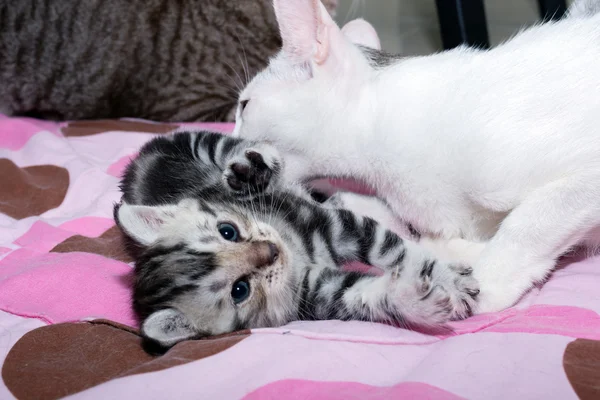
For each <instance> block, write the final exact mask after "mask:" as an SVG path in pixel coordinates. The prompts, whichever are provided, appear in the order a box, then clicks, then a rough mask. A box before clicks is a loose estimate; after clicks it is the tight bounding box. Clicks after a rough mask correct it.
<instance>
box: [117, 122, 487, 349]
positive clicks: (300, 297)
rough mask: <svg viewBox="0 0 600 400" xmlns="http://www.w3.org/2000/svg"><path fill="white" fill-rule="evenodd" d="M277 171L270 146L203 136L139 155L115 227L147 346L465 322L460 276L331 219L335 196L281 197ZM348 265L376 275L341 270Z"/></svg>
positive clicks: (409, 245) (465, 273)
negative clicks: (353, 326) (243, 291)
mask: <svg viewBox="0 0 600 400" xmlns="http://www.w3.org/2000/svg"><path fill="white" fill-rule="evenodd" d="M257 155H258V156H257ZM282 168H284V166H283V165H282V164H281V160H280V158H279V155H278V153H277V151H276V150H275V149H274V148H272V147H270V146H269V145H267V144H263V143H253V142H249V141H243V140H240V139H236V138H232V137H227V136H223V135H219V134H216V133H210V132H181V133H177V134H175V135H173V136H169V137H159V138H156V139H154V140H152V141H151V142H149V143H148V144H147V145H146V146H144V147H143V148H142V150H141V152H140V154H139V156H138V158H137V159H136V160H134V162H133V163H132V164H131V165H130V166H129V167H128V169H127V172H126V174H125V177H124V179H123V182H122V190H123V202H122V204H120V205H118V206H117V207H116V208H115V218H116V220H117V222H118V224H119V226H120V227H121V229H122V230H123V231H124V232H125V233H126V234H127V235H129V236H130V237H131V238H133V239H134V240H135V241H136V242H138V243H139V244H141V245H142V252H141V255H140V256H139V257H138V258H137V260H136V281H135V291H134V304H135V307H136V310H137V311H138V312H139V313H140V315H141V316H142V317H143V318H146V320H145V322H144V324H143V329H142V332H143V333H144V334H145V335H146V337H148V338H150V339H153V340H155V341H157V342H159V343H160V344H161V345H163V346H170V345H173V344H174V343H176V342H178V341H180V340H183V339H186V338H190V337H199V336H206V335H213V334H220V333H225V332H230V331H233V330H236V329H242V328H255V327H268V326H278V325H282V324H285V323H287V322H289V321H292V320H296V319H343V320H351V319H352V320H367V321H379V322H388V323H393V324H400V325H403V326H412V327H418V326H440V325H442V324H444V323H445V322H446V321H448V320H449V319H452V318H462V317H465V316H468V315H469V314H470V312H471V307H472V306H473V304H474V298H475V297H476V295H477V293H478V289H477V283H476V282H475V281H474V280H473V279H472V278H471V277H470V273H471V271H470V269H469V268H468V267H464V266H461V265H453V264H449V263H446V262H445V261H443V260H438V259H436V258H435V257H434V256H433V255H431V254H430V253H428V252H426V251H425V250H424V249H422V248H421V247H420V245H419V244H418V243H415V242H413V241H411V240H404V239H401V238H400V237H398V236H397V235H396V234H395V233H393V232H392V231H390V230H387V229H385V228H384V227H382V226H381V225H380V224H379V223H378V222H377V221H375V220H373V219H371V218H368V217H363V216H359V215H356V214H354V213H353V212H351V211H348V210H346V209H343V208H339V206H340V204H342V205H343V196H342V197H341V196H334V197H333V198H331V199H330V200H328V201H326V202H325V203H324V204H320V203H317V202H316V201H314V200H313V199H312V198H311V196H310V195H309V193H308V191H307V190H306V189H305V188H303V187H301V186H294V185H285V186H284V185H283V184H281V183H280V181H279V180H278V176H279V172H280V170H281V169H282ZM344 196H352V194H344ZM224 222H226V223H229V224H231V225H235V226H237V228H238V230H239V234H240V238H241V239H240V240H239V241H238V242H231V241H227V240H225V239H224V238H223V237H221V235H220V233H219V230H218V228H217V227H218V226H220V225H219V224H221V223H224ZM273 246H275V248H276V249H277V251H276V252H277V255H276V256H275V257H274V256H273V250H272V249H273V248H274V247H273ZM349 261H361V262H363V263H366V264H370V265H373V266H377V267H380V268H381V269H382V270H383V274H382V275H381V276H372V275H366V274H362V273H357V272H347V271H344V270H342V269H340V267H341V266H342V265H344V264H345V263H346V262H349ZM241 279H244V280H246V281H247V283H248V284H249V286H250V293H251V294H250V296H249V298H248V299H247V300H245V301H243V302H242V303H239V304H235V303H234V302H233V301H232V285H234V284H236V282H239V281H240V280H241Z"/></svg>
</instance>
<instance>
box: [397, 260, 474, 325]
mask: <svg viewBox="0 0 600 400" xmlns="http://www.w3.org/2000/svg"><path fill="white" fill-rule="evenodd" d="M472 273H473V270H472V268H471V267H467V266H464V265H460V264H446V263H442V262H440V261H438V262H436V261H433V260H428V261H425V262H424V263H423V265H422V267H421V269H420V271H419V273H418V275H417V277H416V280H415V282H414V290H415V292H416V299H415V301H414V302H413V303H412V305H413V307H412V310H411V311H412V315H411V316H410V317H411V318H412V321H414V322H417V323H419V324H423V325H428V326H440V325H444V324H445V323H447V322H448V321H451V320H458V319H463V318H467V317H469V316H471V315H472V314H473V310H474V309H475V307H476V303H477V296H478V294H479V284H478V282H477V280H475V279H474V278H473V276H472ZM399 279H401V276H400V277H399Z"/></svg>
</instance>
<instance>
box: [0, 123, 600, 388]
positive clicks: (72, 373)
mask: <svg viewBox="0 0 600 400" xmlns="http://www.w3.org/2000/svg"><path fill="white" fill-rule="evenodd" d="M178 126H179V125H178V124H171V125H167V124H155V123H149V122H144V121H138V120H120V121H84V122H76V123H52V122H42V121H37V120H32V119H17V118H8V117H4V116H0V362H1V363H2V381H1V382H0V399H11V398H15V397H16V398H18V399H54V398H61V397H67V398H73V399H95V400H99V399H118V398H144V399H168V398H177V399H248V400H249V399H340V400H347V399H392V398H408V399H447V400H450V399H460V398H467V399H509V398H522V399H571V398H577V397H580V398H589V399H592V398H595V399H599V398H600V315H599V313H600V291H599V289H600V258H588V259H584V258H580V259H578V258H573V259H571V260H569V261H568V262H565V264H566V265H564V266H561V267H560V268H559V269H558V270H557V271H556V272H555V273H554V275H553V276H552V277H551V279H550V280H549V281H548V282H547V283H546V284H545V285H544V286H542V287H541V288H536V289H534V290H533V291H532V292H531V293H529V294H528V295H527V296H525V298H524V299H523V300H522V301H521V302H520V303H519V304H518V305H517V306H516V307H513V308H511V309H508V310H505V311H503V312H500V313H496V314H487V315H479V316H475V317H472V318H469V319H467V320H465V321H460V322H455V323H453V324H452V327H453V328H454V331H453V332H452V333H451V334H447V335H444V336H429V335H425V334H422V333H417V332H411V331H407V330H403V329H398V328H394V327H391V326H386V325H383V324H375V323H365V322H356V321H349V322H342V321H317V322H294V323H291V324H289V325H287V326H284V327H281V328H274V329H253V330H247V331H242V332H235V333H233V334H229V335H224V336H219V337H213V338H208V339H204V340H195V341H188V342H183V343H180V344H177V345H176V346H175V347H173V348H172V349H171V350H169V351H168V352H167V353H166V354H164V355H162V356H153V355H149V354H147V353H146V352H144V351H143V349H142V347H141V346H140V337H139V335H138V331H137V329H136V328H137V321H136V318H135V315H134V313H133V311H132V309H131V305H130V280H131V271H132V264H131V261H132V260H131V259H130V258H129V256H128V255H127V253H126V252H125V251H123V246H122V243H121V237H120V235H119V232H118V230H117V229H116V227H115V225H114V222H113V219H112V209H113V203H114V202H116V201H118V200H119V197H120V195H119V191H118V187H117V185H118V181H119V176H120V174H121V173H122V171H123V168H124V167H125V166H126V164H127V163H128V162H129V160H130V159H131V157H132V156H134V155H135V154H136V151H137V150H138V149H139V147H140V146H141V145H142V144H143V143H145V142H146V141H148V140H149V139H151V138H152V137H153V136H154V135H161V134H165V133H167V132H170V131H172V130H173V129H176V128H177V127H178ZM198 126H202V127H205V128H209V129H215V130H221V131H224V132H226V131H230V130H231V128H232V126H231V125H219V124H212V125H211V124H208V125H207V124H204V125H198Z"/></svg>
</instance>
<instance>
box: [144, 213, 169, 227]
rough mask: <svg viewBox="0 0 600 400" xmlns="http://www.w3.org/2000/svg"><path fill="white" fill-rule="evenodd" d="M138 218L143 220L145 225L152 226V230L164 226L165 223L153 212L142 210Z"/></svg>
mask: <svg viewBox="0 0 600 400" xmlns="http://www.w3.org/2000/svg"><path fill="white" fill-rule="evenodd" d="M139 216H140V218H142V219H143V220H144V223H145V224H146V225H149V226H152V227H154V228H156V227H159V226H160V225H162V224H164V223H165V221H164V220H163V219H162V218H160V217H159V216H158V214H157V213H156V212H154V211H149V210H144V211H141V212H140V214H139Z"/></svg>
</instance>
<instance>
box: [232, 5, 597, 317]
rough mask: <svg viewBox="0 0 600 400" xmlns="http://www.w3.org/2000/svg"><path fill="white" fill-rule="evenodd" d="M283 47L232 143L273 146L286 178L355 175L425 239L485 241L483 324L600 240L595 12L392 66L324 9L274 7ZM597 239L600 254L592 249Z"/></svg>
mask: <svg viewBox="0 0 600 400" xmlns="http://www.w3.org/2000/svg"><path fill="white" fill-rule="evenodd" d="M274 7H275V11H276V13H277V18H278V21H279V25H280V30H281V35H282V38H283V49H282V51H281V52H280V54H278V55H277V56H276V57H274V58H273V59H272V60H271V62H270V64H269V66H268V67H267V68H266V69H265V70H264V71H263V72H261V73H260V74H259V75H258V76H256V77H255V78H254V79H253V80H252V81H251V82H250V83H249V85H248V86H247V88H246V89H245V90H244V91H243V92H242V93H241V96H240V105H239V108H238V111H237V125H236V128H235V132H234V134H235V135H238V136H242V137H244V138H251V139H265V140H268V141H270V142H272V143H274V144H275V145H276V146H278V147H279V148H280V149H281V150H282V152H283V154H284V158H285V162H286V171H287V173H288V175H289V176H288V177H287V179H290V180H297V179H307V178H309V177H313V176H351V177H354V178H358V179H361V180H363V181H366V182H368V183H370V184H371V185H372V186H373V187H374V189H375V190H376V192H377V195H378V196H379V197H381V198H382V199H384V200H385V201H386V202H387V203H388V204H389V206H390V207H391V209H392V210H393V212H394V213H395V214H396V215H397V216H398V217H399V218H400V219H401V220H404V221H407V222H409V223H411V224H412V225H413V226H414V227H415V228H416V229H417V230H418V231H420V232H421V233H423V234H425V235H429V236H431V237H441V238H448V239H449V238H463V239H466V240H469V241H473V242H479V243H481V247H482V251H481V254H480V255H479V256H478V259H477V262H476V263H475V265H474V269H475V276H476V278H477V279H478V280H479V281H480V283H481V295H480V300H479V310H478V312H492V311H498V310H501V309H503V308H506V307H509V306H511V305H513V304H514V303H515V302H516V301H517V300H518V299H519V297H520V296H521V295H522V294H523V293H524V292H525V291H526V290H527V289H529V288H530V287H531V286H532V284H533V283H534V282H538V281H542V280H544V279H545V278H546V277H547V276H548V274H549V273H550V272H551V271H552V269H553V268H554V266H555V261H556V259H557V258H558V257H559V256H560V255H562V254H564V253H565V252H566V251H567V250H569V249H570V248H572V247H573V246H574V245H576V244H582V243H584V244H586V245H590V246H595V245H596V244H597V242H598V240H597V239H598V238H597V237H595V236H596V235H594V234H593V233H594V230H595V229H597V228H598V227H599V226H600V14H597V13H596V11H598V9H599V8H600V7H599V2H598V1H590V0H584V1H577V2H576V3H575V4H574V5H573V7H572V8H571V10H570V15H569V16H568V18H566V19H564V20H562V21H560V22H555V23H554V22H552V23H546V24H543V25H538V26H534V27H532V28H529V29H526V30H524V31H523V32H521V33H519V34H518V35H516V36H515V37H514V38H512V39H511V40H509V41H508V42H506V43H504V44H502V45H500V46H498V47H496V48H494V49H492V50H489V51H478V50H474V49H468V48H457V49H454V50H450V51H446V52H442V53H439V54H435V55H431V56H426V57H412V58H394V57H391V56H389V55H387V54H385V53H382V52H378V51H375V50H367V49H365V48H362V47H361V46H357V44H360V45H364V46H370V47H373V48H379V40H378V38H377V34H376V33H375V31H374V29H373V28H372V27H371V26H370V25H369V24H368V23H366V22H365V21H362V20H355V21H353V22H351V23H349V24H348V25H346V26H345V27H344V28H343V29H342V30H340V29H339V28H338V27H337V25H336V24H335V22H333V21H332V19H331V18H330V17H329V16H328V15H327V13H326V12H325V11H324V10H323V8H322V6H321V4H320V3H319V2H318V0H295V1H289V0H286V1H284V0H275V1H274ZM594 239H596V240H594Z"/></svg>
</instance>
